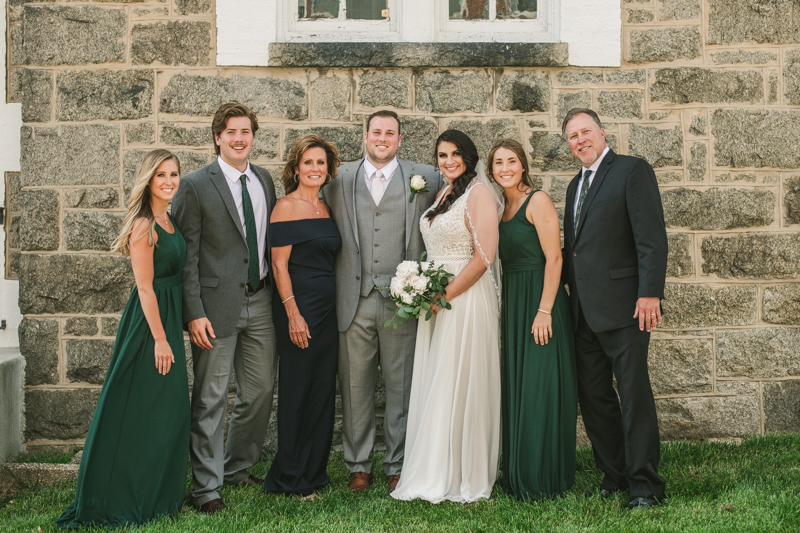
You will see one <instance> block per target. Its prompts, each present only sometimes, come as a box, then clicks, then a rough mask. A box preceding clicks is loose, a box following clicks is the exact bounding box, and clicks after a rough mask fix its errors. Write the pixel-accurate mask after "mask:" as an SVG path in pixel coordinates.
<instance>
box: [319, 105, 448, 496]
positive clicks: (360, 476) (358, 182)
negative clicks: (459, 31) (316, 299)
mask: <svg viewBox="0 0 800 533" xmlns="http://www.w3.org/2000/svg"><path fill="white" fill-rule="evenodd" d="M400 142H401V137H400V120H399V119H398V117H397V114H396V113H394V112H393V111H378V112H376V113H374V114H372V115H371V116H370V117H369V119H368V120H367V131H366V134H365V135H364V143H365V145H366V152H367V154H366V157H365V158H364V159H362V160H360V161H356V162H354V163H348V164H346V165H342V166H341V167H340V168H339V178H338V179H336V180H334V181H333V182H331V184H330V185H328V186H327V187H325V188H324V189H323V198H324V200H325V202H326V203H327V204H328V205H329V206H330V207H331V210H332V211H333V219H334V221H335V222H336V226H337V228H338V229H339V233H340V234H341V236H342V249H341V250H340V251H339V253H338V254H337V256H336V263H335V270H336V313H337V319H338V321H339V332H340V334H339V340H340V342H339V389H340V392H341V395H342V409H343V427H342V433H343V440H344V460H345V463H346V464H347V468H348V469H349V470H350V482H349V484H348V486H349V487H350V488H351V489H352V490H355V491H363V490H366V489H367V488H368V487H369V486H370V485H371V484H372V482H373V479H374V476H373V474H372V461H371V460H370V458H369V454H370V452H372V449H373V446H374V444H375V387H376V385H377V379H378V365H379V364H380V367H381V373H382V374H383V382H384V385H385V387H386V406H385V409H384V413H385V414H384V426H383V428H384V429H383V431H384V437H385V440H386V457H385V458H384V460H383V471H384V473H385V474H386V476H387V483H388V485H389V490H394V487H395V486H396V485H397V481H398V480H399V479H400V469H401V467H402V466H403V454H404V450H405V437H406V420H407V417H408V402H409V393H410V390H411V370H412V368H413V366H414V364H413V363H414V342H415V340H416V336H417V323H416V321H406V322H405V323H404V324H402V325H400V326H398V327H397V329H394V328H392V327H388V328H385V327H384V323H385V322H386V321H387V320H389V319H390V318H392V315H393V314H394V313H393V312H392V311H390V310H388V309H387V307H392V308H394V303H393V302H392V301H391V299H390V298H389V290H388V286H389V282H390V281H391V279H392V276H394V274H395V272H396V270H397V265H398V264H400V262H402V261H405V260H407V259H408V260H416V259H419V256H420V255H421V254H422V252H423V251H424V250H425V245H424V243H423V242H422V236H421V234H420V231H419V219H420V216H421V215H422V213H423V212H424V211H425V210H426V209H427V208H428V207H430V205H431V203H433V201H434V199H435V198H436V193H437V192H438V191H439V189H440V187H441V177H440V176H439V174H438V172H436V170H435V169H434V168H433V167H431V166H428V165H423V164H418V163H410V162H408V161H402V160H399V159H397V149H398V148H399V147H400ZM431 150H433V147H431ZM415 175H417V176H422V177H424V178H425V180H426V182H427V187H426V188H427V191H426V192H422V193H419V194H415V195H413V198H412V188H411V178H412V176H415Z"/></svg>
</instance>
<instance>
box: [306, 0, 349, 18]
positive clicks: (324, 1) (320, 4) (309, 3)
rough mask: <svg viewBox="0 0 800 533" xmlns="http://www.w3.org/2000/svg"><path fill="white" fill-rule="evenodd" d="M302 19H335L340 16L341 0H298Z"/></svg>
mask: <svg viewBox="0 0 800 533" xmlns="http://www.w3.org/2000/svg"><path fill="white" fill-rule="evenodd" d="M297 2H298V6H297V7H298V15H299V16H300V18H301V19H335V18H336V17H338V16H339V0H297Z"/></svg>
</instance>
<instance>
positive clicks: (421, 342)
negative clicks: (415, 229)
mask: <svg viewBox="0 0 800 533" xmlns="http://www.w3.org/2000/svg"><path fill="white" fill-rule="evenodd" d="M436 160H437V162H438V165H439V169H440V170H441V172H442V175H443V176H444V177H445V178H446V180H447V182H448V185H447V187H445V188H444V189H443V190H442V191H441V192H440V193H439V196H438V198H437V200H436V202H435V203H434V204H433V205H432V206H431V208H430V209H428V210H427V211H426V212H425V213H424V214H423V216H422V219H421V220H420V230H421V232H422V238H423V239H424V240H425V247H426V248H427V250H428V259H430V260H433V261H437V262H439V263H443V264H444V268H445V270H447V271H448V272H450V273H452V274H454V275H455V278H454V279H453V280H452V281H451V282H450V284H449V285H448V286H447V293H446V294H445V300H447V301H448V302H449V303H450V304H451V305H452V309H436V311H437V313H436V315H435V316H434V317H433V318H431V320H429V321H425V320H420V321H419V324H418V326H417V328H418V329H417V342H416V347H415V353H414V371H413V378H412V382H411V399H410V404H409V413H408V430H407V434H406V451H405V459H404V461H403V470H402V473H401V475H400V482H399V483H398V485H397V488H396V489H395V491H394V492H392V497H394V498H397V499H399V500H413V499H416V498H421V499H424V500H428V501H430V502H433V503H438V502H440V501H442V500H451V501H456V502H471V501H475V500H479V499H481V498H488V497H489V496H490V494H491V492H492V486H493V485H494V482H495V479H496V477H497V465H498V455H499V452H500V419H501V416H500V355H499V341H498V339H499V336H498V326H499V323H498V321H499V318H498V317H499V294H500V293H499V282H500V277H499V268H497V267H498V265H496V264H495V253H496V251H497V241H498V223H499V216H500V214H502V211H503V203H502V201H501V200H500V198H499V196H498V195H497V193H496V192H495V191H494V189H493V188H492V186H491V184H490V183H489V181H488V179H487V178H486V172H485V167H484V164H483V163H482V162H481V161H479V159H478V151H477V149H476V148H475V144H474V143H473V142H472V140H471V139H470V138H469V137H467V135H465V134H464V133H462V132H460V131H457V130H448V131H445V132H444V133H442V134H441V135H440V136H439V138H438V139H437V140H436Z"/></svg>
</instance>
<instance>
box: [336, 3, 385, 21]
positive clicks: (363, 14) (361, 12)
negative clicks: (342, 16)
mask: <svg viewBox="0 0 800 533" xmlns="http://www.w3.org/2000/svg"><path fill="white" fill-rule="evenodd" d="M388 2H389V0H347V4H346V5H347V18H348V19H359V20H383V19H384V18H386V17H384V16H383V14H382V13H381V11H383V10H384V9H386V8H387V7H388V6H387V4H388Z"/></svg>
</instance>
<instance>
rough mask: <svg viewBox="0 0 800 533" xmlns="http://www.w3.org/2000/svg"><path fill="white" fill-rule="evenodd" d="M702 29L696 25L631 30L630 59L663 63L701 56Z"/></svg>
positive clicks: (635, 61)
mask: <svg viewBox="0 0 800 533" xmlns="http://www.w3.org/2000/svg"><path fill="white" fill-rule="evenodd" d="M700 45H701V39H700V30H699V29H698V28H697V27H696V26H686V27H682V28H663V29H661V28H659V29H648V30H631V33H630V47H629V50H628V58H627V59H628V61H630V62H631V63H661V62H666V61H675V60H676V59H695V58H697V57H700V47H701V46H700Z"/></svg>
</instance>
